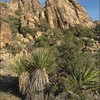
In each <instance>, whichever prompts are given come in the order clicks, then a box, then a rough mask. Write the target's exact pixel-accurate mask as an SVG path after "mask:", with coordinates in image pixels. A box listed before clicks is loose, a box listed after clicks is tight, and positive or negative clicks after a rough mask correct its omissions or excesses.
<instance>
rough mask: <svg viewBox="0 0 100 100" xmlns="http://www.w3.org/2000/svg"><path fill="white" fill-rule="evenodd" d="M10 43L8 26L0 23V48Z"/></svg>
mask: <svg viewBox="0 0 100 100" xmlns="http://www.w3.org/2000/svg"><path fill="white" fill-rule="evenodd" d="M10 43H11V31H10V27H9V24H8V23H6V22H3V21H1V22H0V48H2V47H4V46H6V44H10Z"/></svg>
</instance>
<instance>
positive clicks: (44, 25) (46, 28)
mask: <svg viewBox="0 0 100 100" xmlns="http://www.w3.org/2000/svg"><path fill="white" fill-rule="evenodd" d="M38 27H39V29H40V31H42V32H47V31H48V30H50V28H51V27H50V25H49V24H46V23H45V24H41V25H39V26H38Z"/></svg>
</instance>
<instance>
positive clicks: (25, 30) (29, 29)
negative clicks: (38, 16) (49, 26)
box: [20, 26, 38, 37]
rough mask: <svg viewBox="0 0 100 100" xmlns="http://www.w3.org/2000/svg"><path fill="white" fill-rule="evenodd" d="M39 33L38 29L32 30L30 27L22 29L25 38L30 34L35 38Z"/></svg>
mask: <svg viewBox="0 0 100 100" xmlns="http://www.w3.org/2000/svg"><path fill="white" fill-rule="evenodd" d="M37 31H38V28H34V29H31V28H30V27H29V26H25V27H22V28H20V33H21V34H23V36H24V37H25V36H26V34H27V33H29V34H30V35H31V36H32V37H34V36H35V34H36V32H37Z"/></svg>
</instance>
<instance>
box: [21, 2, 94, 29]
mask: <svg viewBox="0 0 100 100" xmlns="http://www.w3.org/2000/svg"><path fill="white" fill-rule="evenodd" d="M32 5H33V6H34V9H37V11H40V12H39V13H37V14H36V15H35V19H38V21H37V20H34V15H32V17H29V16H28V19H27V20H30V21H28V22H31V23H37V24H39V21H41V19H43V20H45V21H46V22H47V23H48V24H50V26H51V27H57V28H70V27H71V26H75V25H76V24H81V25H82V26H84V27H89V28H91V27H95V24H94V23H93V21H92V19H91V18H90V17H89V16H88V13H87V12H86V10H85V9H84V8H83V7H82V6H81V5H80V4H79V3H77V2H76V0H47V1H46V6H45V7H44V8H43V7H42V6H41V4H40V3H39V1H38V0H36V1H34V0H33V1H32ZM28 15H29V14H28ZM25 16H27V15H25ZM25 16H24V17H25ZM31 20H32V21H31ZM25 21H26V19H25V20H23V22H25ZM37 24H33V25H32V24H31V25H29V26H31V27H32V26H33V27H35V26H36V25H37ZM22 26H23V25H22Z"/></svg>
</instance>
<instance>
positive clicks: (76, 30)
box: [62, 25, 96, 38]
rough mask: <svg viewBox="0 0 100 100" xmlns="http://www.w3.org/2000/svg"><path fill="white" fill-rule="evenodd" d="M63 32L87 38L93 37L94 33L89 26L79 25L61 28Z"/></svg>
mask: <svg viewBox="0 0 100 100" xmlns="http://www.w3.org/2000/svg"><path fill="white" fill-rule="evenodd" d="M62 31H63V32H64V33H66V34H67V33H70V34H74V35H75V36H77V37H88V38H95V36H96V35H95V33H94V32H92V30H91V29H89V28H84V27H82V26H81V25H76V26H75V27H71V28H70V29H68V30H66V29H63V30H62Z"/></svg>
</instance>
